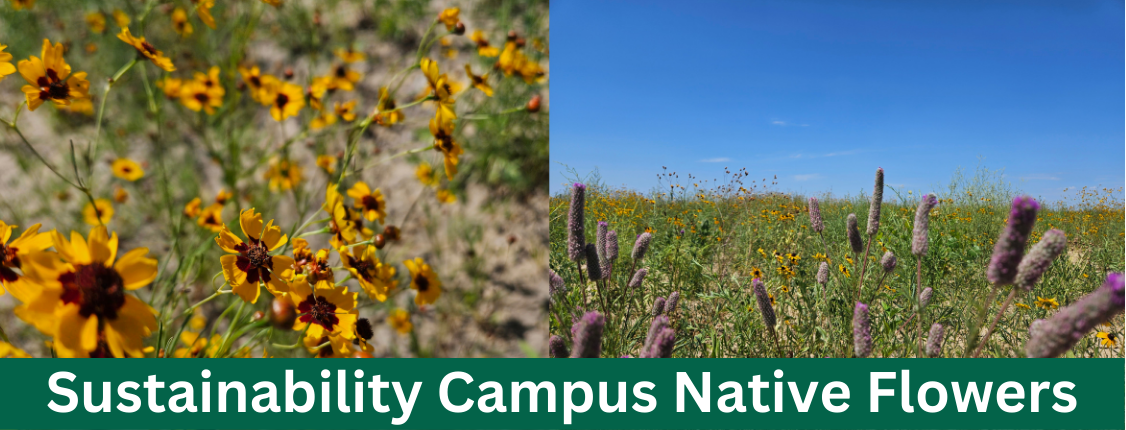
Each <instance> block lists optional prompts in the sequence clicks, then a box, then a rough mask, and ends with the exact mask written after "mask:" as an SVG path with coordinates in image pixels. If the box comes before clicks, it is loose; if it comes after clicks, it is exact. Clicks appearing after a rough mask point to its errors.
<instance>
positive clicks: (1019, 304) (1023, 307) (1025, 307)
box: [1016, 303, 1032, 310]
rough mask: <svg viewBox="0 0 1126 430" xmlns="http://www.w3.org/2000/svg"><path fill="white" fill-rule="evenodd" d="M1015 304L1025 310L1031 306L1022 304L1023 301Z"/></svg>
mask: <svg viewBox="0 0 1126 430" xmlns="http://www.w3.org/2000/svg"><path fill="white" fill-rule="evenodd" d="M1016 306H1017V307H1018V308H1021V309H1025V310H1027V309H1032V307H1031V306H1028V305H1026V304H1024V303H1017V304H1016Z"/></svg>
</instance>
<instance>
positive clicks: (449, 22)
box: [438, 7, 461, 31]
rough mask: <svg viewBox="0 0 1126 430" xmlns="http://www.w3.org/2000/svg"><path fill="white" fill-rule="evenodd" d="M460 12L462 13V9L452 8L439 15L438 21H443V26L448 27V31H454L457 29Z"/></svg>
mask: <svg viewBox="0 0 1126 430" xmlns="http://www.w3.org/2000/svg"><path fill="white" fill-rule="evenodd" d="M459 12H461V9H459V8H456V7H451V8H447V9H445V10H443V11H442V13H440V14H438V21H442V24H445V25H446V31H454V27H457V21H458V18H457V15H458V13H459Z"/></svg>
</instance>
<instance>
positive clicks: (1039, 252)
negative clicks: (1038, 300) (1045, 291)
mask: <svg viewBox="0 0 1126 430" xmlns="http://www.w3.org/2000/svg"><path fill="white" fill-rule="evenodd" d="M1065 249H1067V235H1066V234H1064V233H1063V232H1062V231H1059V230H1056V229H1054V228H1053V229H1051V230H1048V231H1046V232H1044V236H1042V237H1041V238H1040V241H1039V242H1037V243H1036V244H1035V245H1032V249H1030V250H1028V255H1025V256H1024V258H1023V259H1021V260H1020V265H1019V266H1017V277H1016V279H1015V280H1014V281H1013V285H1016V286H1017V287H1020V288H1022V289H1024V291H1032V287H1033V286H1035V285H1036V282H1037V281H1039V280H1040V277H1041V276H1043V275H1044V272H1045V271H1047V270H1048V266H1050V265H1051V264H1052V261H1055V259H1056V258H1058V257H1059V256H1060V254H1063V251H1064V250H1065Z"/></svg>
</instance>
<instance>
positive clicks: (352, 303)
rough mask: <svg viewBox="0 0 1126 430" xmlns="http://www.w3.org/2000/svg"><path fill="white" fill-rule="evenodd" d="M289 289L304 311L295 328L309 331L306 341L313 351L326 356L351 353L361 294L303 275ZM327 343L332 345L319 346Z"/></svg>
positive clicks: (292, 298)
mask: <svg viewBox="0 0 1126 430" xmlns="http://www.w3.org/2000/svg"><path fill="white" fill-rule="evenodd" d="M289 289H290V291H289V294H288V297H289V298H290V300H291V301H293V307H294V309H297V313H298V314H299V315H301V316H300V317H298V318H297V321H295V322H294V323H293V330H294V331H297V332H301V331H304V332H305V341H304V343H305V346H306V348H308V349H309V352H312V353H315V354H317V356H324V357H328V356H334V355H343V356H347V355H348V354H349V353H350V352H351V349H352V339H356V320H357V319H358V315H359V312H357V311H356V296H357V295H358V294H357V293H351V292H348V287H337V286H334V285H333V284H332V283H330V282H317V283H316V285H309V282H308V281H306V280H305V278H304V277H300V276H299V277H297V278H296V279H295V280H294V281H293V282H290V283H289ZM306 326H307V327H308V330H306ZM324 343H329V345H326V346H325V347H324V348H321V349H318V347H319V346H320V345H322V344H324ZM326 349H327V350H326Z"/></svg>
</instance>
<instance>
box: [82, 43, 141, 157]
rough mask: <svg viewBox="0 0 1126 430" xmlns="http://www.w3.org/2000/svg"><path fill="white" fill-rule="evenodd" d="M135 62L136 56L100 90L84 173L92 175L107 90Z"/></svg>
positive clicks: (111, 87) (107, 96) (104, 111)
mask: <svg viewBox="0 0 1126 430" xmlns="http://www.w3.org/2000/svg"><path fill="white" fill-rule="evenodd" d="M135 64H137V57H133V59H132V60H130V61H129V63H128V64H126V65H125V66H124V67H122V68H121V69H120V70H118V71H117V73H114V74H113V77H112V78H110V79H109V81H108V82H106V89H105V91H102V101H101V103H100V105H99V107H98V117H97V119H95V120H94V142H93V144H91V145H90V147H89V148H88V149H87V151H86V174H87V175H93V172H94V162H93V161H92V160H93V159H94V153H95V152H97V149H98V144H99V143H100V142H101V137H102V118H103V117H105V114H106V99H108V98H109V90H111V89H113V84H115V83H117V81H118V80H119V79H121V76H122V75H124V74H125V72H128V71H129V69H132V68H133V65H135Z"/></svg>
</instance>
